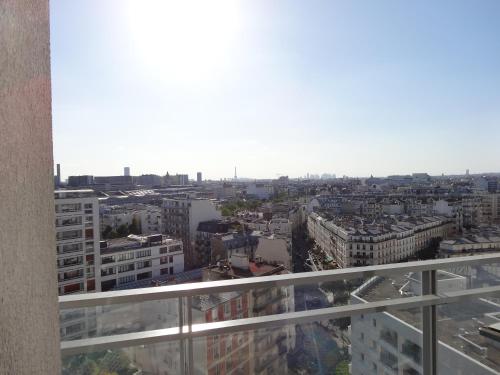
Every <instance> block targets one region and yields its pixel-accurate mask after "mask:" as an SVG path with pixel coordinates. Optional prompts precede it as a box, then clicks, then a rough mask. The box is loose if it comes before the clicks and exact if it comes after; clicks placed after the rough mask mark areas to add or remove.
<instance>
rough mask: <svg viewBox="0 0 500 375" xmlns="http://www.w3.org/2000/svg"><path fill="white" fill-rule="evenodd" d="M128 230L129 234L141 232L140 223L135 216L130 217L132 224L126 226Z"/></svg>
mask: <svg viewBox="0 0 500 375" xmlns="http://www.w3.org/2000/svg"><path fill="white" fill-rule="evenodd" d="M128 232H129V233H130V234H141V224H140V223H139V220H137V219H136V218H135V217H134V218H133V219H132V224H130V225H129V226H128Z"/></svg>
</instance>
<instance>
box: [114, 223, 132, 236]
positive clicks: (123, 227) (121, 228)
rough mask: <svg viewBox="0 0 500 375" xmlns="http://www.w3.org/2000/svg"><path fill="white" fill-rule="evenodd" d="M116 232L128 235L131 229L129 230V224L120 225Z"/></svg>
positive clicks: (120, 234)
mask: <svg viewBox="0 0 500 375" xmlns="http://www.w3.org/2000/svg"><path fill="white" fill-rule="evenodd" d="M116 232H117V233H118V235H119V236H120V237H125V236H128V235H129V231H128V226H127V224H122V225H120V226H119V227H118V228H116Z"/></svg>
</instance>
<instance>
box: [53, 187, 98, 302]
mask: <svg viewBox="0 0 500 375" xmlns="http://www.w3.org/2000/svg"><path fill="white" fill-rule="evenodd" d="M54 194H55V210H56V245H57V269H58V270H57V271H58V274H57V279H58V286H59V294H60V295H64V294H70V293H79V292H93V291H100V275H99V273H98V272H96V267H98V264H99V253H100V248H99V238H100V236H99V201H98V198H97V197H96V196H95V194H94V191H93V190H56V191H55V193H54Z"/></svg>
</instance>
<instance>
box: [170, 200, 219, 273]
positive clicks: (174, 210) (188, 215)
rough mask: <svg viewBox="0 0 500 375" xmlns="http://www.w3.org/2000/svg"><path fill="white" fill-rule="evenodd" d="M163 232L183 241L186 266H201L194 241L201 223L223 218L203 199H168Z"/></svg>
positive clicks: (210, 203) (211, 204)
mask: <svg viewBox="0 0 500 375" xmlns="http://www.w3.org/2000/svg"><path fill="white" fill-rule="evenodd" d="M162 208H163V218H162V219H163V228H164V229H163V231H164V233H166V234H168V235H170V236H172V237H174V238H179V239H181V240H182V242H183V244H184V254H185V261H186V266H187V267H189V268H193V267H197V266H199V265H200V261H201V260H200V259H199V257H198V256H197V254H195V251H194V249H195V247H194V241H195V239H196V233H197V229H198V225H199V224H200V222H203V221H209V220H220V219H221V218H222V216H221V213H220V211H218V210H217V209H216V207H215V205H214V204H213V202H212V201H211V200H208V199H202V198H166V199H163V207H162Z"/></svg>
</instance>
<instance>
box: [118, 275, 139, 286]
mask: <svg viewBox="0 0 500 375" xmlns="http://www.w3.org/2000/svg"><path fill="white" fill-rule="evenodd" d="M133 281H135V275H129V276H124V277H120V278H119V279H118V282H119V283H120V284H126V283H131V282H133Z"/></svg>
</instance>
